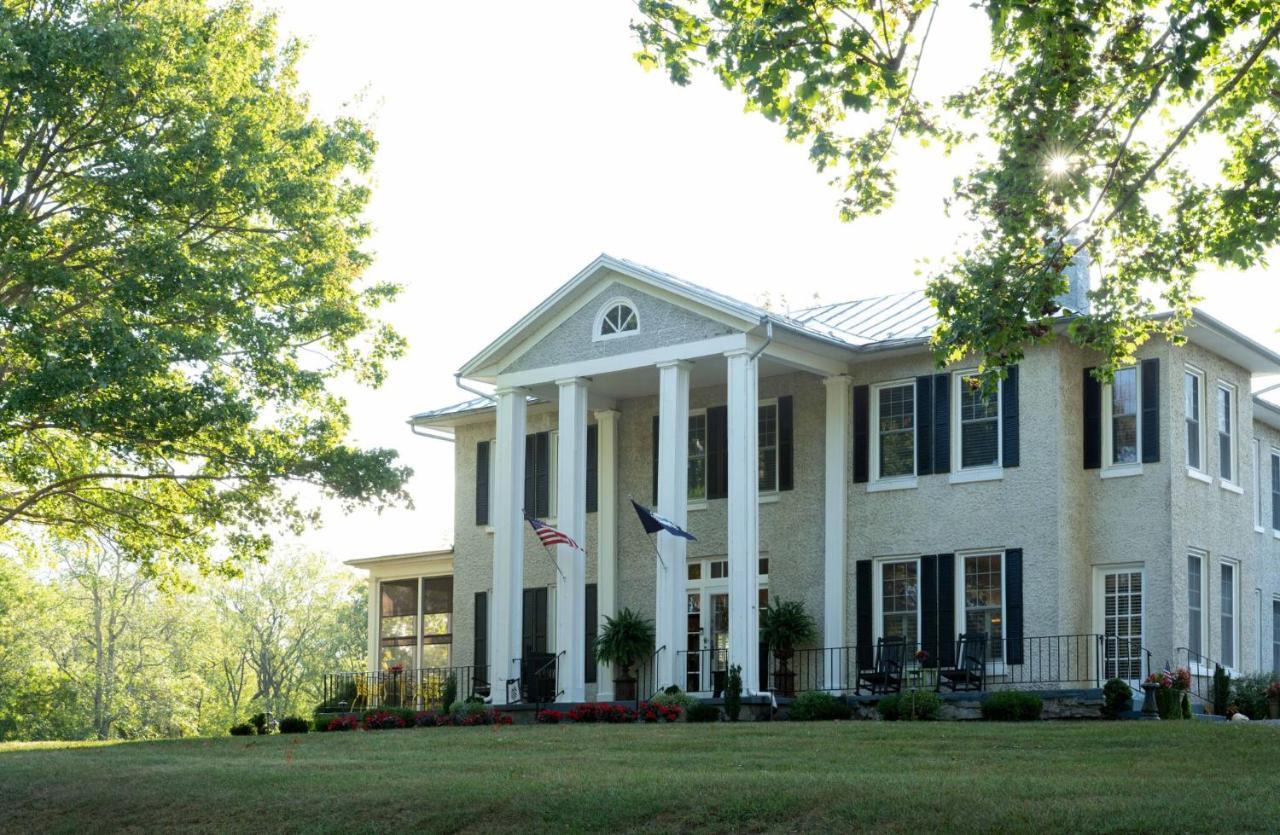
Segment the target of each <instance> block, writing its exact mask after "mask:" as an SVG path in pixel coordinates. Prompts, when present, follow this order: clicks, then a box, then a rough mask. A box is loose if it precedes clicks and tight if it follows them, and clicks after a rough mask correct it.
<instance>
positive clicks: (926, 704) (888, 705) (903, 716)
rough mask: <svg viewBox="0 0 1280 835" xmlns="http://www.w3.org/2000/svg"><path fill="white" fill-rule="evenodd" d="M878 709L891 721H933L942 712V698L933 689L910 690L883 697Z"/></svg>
mask: <svg viewBox="0 0 1280 835" xmlns="http://www.w3.org/2000/svg"><path fill="white" fill-rule="evenodd" d="M876 710H877V711H879V712H880V718H882V719H886V720H888V721H890V722H896V721H902V722H932V721H934V720H936V719H937V718H938V716H939V715H940V714H941V713H942V699H941V698H939V697H938V694H937V693H934V692H933V691H932V690H908V691H907V692H906V693H903V694H901V695H898V696H887V697H885V698H883V699H881V700H880V702H879V703H878V704H877V705H876Z"/></svg>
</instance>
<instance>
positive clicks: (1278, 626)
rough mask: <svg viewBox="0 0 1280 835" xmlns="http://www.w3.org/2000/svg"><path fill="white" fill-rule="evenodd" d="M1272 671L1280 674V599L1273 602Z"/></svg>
mask: <svg viewBox="0 0 1280 835" xmlns="http://www.w3.org/2000/svg"><path fill="white" fill-rule="evenodd" d="M1271 671H1272V672H1275V673H1280V598H1276V599H1275V600H1272V601H1271Z"/></svg>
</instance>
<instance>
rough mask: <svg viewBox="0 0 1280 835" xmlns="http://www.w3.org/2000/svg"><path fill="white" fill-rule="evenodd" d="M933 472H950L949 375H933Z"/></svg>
mask: <svg viewBox="0 0 1280 835" xmlns="http://www.w3.org/2000/svg"><path fill="white" fill-rule="evenodd" d="M933 471H934V472H935V473H949V472H951V375H950V374H935V375H933Z"/></svg>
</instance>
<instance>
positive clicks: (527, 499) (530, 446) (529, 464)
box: [520, 435, 538, 519]
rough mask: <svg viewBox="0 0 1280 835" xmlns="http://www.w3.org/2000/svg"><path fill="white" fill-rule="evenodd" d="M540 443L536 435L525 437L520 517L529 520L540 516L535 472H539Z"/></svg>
mask: <svg viewBox="0 0 1280 835" xmlns="http://www.w3.org/2000/svg"><path fill="white" fill-rule="evenodd" d="M537 450H538V441H537V438H536V437H535V436H534V435H525V436H524V506H523V507H522V508H521V510H520V515H521V516H523V517H525V518H526V519H528V518H529V517H530V516H536V515H537V514H538V508H537V501H538V488H537V479H535V478H534V471H535V470H537V467H538V465H537V461H536V460H535V459H537V457H538V456H537Z"/></svg>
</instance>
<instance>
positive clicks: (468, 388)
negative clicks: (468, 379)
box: [453, 371, 498, 403]
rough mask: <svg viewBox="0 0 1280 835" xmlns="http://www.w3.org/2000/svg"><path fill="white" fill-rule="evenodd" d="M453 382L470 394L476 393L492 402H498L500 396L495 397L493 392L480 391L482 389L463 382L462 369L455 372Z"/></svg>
mask: <svg viewBox="0 0 1280 835" xmlns="http://www.w3.org/2000/svg"><path fill="white" fill-rule="evenodd" d="M453 382H454V383H455V384H456V385H457V386H458V388H460V389H462V390H463V391H465V392H467V393H468V394H474V395H476V396H477V397H482V398H484V399H485V400H488V401H489V402H490V403H497V402H498V398H496V397H494V396H493V395H492V394H486V393H485V392H483V391H480V389H473V388H471V386H468V385H466V384H465V383H463V382H462V372H461V371H459V372H457V373H456V374H454V375H453Z"/></svg>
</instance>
